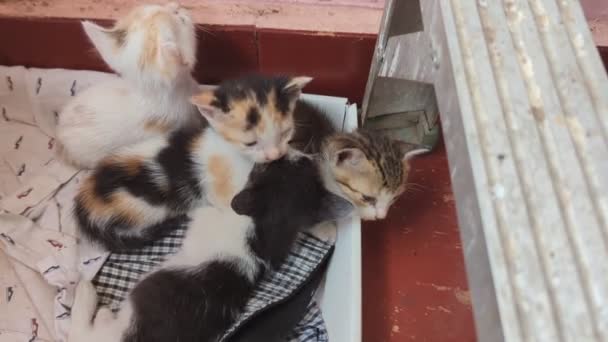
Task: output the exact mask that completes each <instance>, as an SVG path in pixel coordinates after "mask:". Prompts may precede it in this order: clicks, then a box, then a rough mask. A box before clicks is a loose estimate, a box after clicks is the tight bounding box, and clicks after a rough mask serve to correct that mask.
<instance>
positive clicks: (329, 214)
mask: <svg viewBox="0 0 608 342" xmlns="http://www.w3.org/2000/svg"><path fill="white" fill-rule="evenodd" d="M354 209H355V207H354V206H353V204H352V203H350V202H349V201H347V200H346V199H344V198H342V197H340V196H338V195H335V194H333V193H331V192H329V191H328V192H327V194H326V195H325V197H323V199H322V200H321V210H320V211H319V213H318V217H317V220H318V221H319V222H324V221H335V220H338V219H341V218H344V217H347V216H348V215H350V214H351V213H352V212H353V210H354Z"/></svg>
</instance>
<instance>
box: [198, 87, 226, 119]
mask: <svg viewBox="0 0 608 342" xmlns="http://www.w3.org/2000/svg"><path fill="white" fill-rule="evenodd" d="M215 100H216V98H215V93H214V91H213V90H203V91H201V92H200V93H198V94H197V95H194V96H192V97H191V98H190V103H192V104H193V105H195V106H196V108H198V111H199V112H200V113H201V114H202V115H203V116H204V117H205V119H207V121H209V122H216V121H217V120H219V119H221V118H223V117H224V115H222V114H223V113H222V110H221V109H220V108H217V107H216V106H214V105H213V104H212V103H213V102H214V101H215Z"/></svg>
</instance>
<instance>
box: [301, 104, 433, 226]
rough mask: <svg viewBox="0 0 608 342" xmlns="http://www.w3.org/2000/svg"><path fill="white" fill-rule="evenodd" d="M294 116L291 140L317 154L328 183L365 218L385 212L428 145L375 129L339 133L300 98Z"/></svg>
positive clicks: (305, 149)
mask: <svg viewBox="0 0 608 342" xmlns="http://www.w3.org/2000/svg"><path fill="white" fill-rule="evenodd" d="M294 120H295V126H296V132H295V133H294V136H293V138H292V140H291V142H290V145H291V146H292V147H293V148H295V149H297V150H300V151H302V152H304V153H309V154H318V155H319V157H318V158H317V160H318V163H319V167H320V168H321V169H322V170H323V175H324V179H325V183H326V187H327V188H328V189H330V190H331V191H333V192H335V193H336V194H338V195H340V196H343V197H344V198H346V199H348V200H349V201H350V202H351V203H352V204H354V205H355V206H356V207H357V212H358V214H359V216H360V217H361V218H362V219H364V220H378V219H384V218H385V217H386V214H387V212H388V210H389V209H390V206H391V205H392V203H393V202H394V201H395V200H396V199H397V198H398V197H399V196H400V195H401V194H402V193H403V192H404V191H405V189H406V188H407V177H408V173H409V170H410V166H409V161H410V160H411V158H412V157H414V156H416V155H418V154H422V153H426V152H428V151H429V150H428V149H425V148H421V147H416V146H414V145H412V144H407V143H403V142H400V141H397V140H391V139H390V138H387V137H386V136H384V135H382V134H381V133H378V132H371V131H366V130H362V129H360V130H358V131H355V132H352V133H339V132H338V131H337V130H336V129H335V127H334V126H333V125H332V123H331V122H330V121H329V119H328V117H327V115H326V114H324V113H323V112H322V111H321V110H319V109H318V108H317V107H315V106H313V105H312V104H310V103H307V102H306V101H304V100H300V101H298V102H297V105H296V108H295V110H294Z"/></svg>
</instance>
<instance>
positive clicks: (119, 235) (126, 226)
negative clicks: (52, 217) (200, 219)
mask: <svg viewBox="0 0 608 342" xmlns="http://www.w3.org/2000/svg"><path fill="white" fill-rule="evenodd" d="M74 216H75V217H76V220H77V221H78V228H79V229H80V232H81V234H82V236H83V237H84V238H85V239H87V240H88V241H90V242H93V243H98V244H100V245H101V246H103V247H105V248H106V249H107V250H109V251H110V252H120V251H123V250H125V249H133V248H141V247H143V246H146V245H147V244H149V243H151V242H152V241H154V240H156V239H158V238H160V237H161V236H163V235H164V234H165V233H167V232H169V231H171V230H174V229H178V228H180V227H183V226H184V225H185V224H186V223H187V222H188V218H187V217H186V216H184V215H179V216H175V217H171V218H168V219H166V220H164V221H163V222H160V223H157V224H153V225H150V226H149V227H146V228H144V229H143V230H141V231H140V233H139V234H137V235H134V234H132V233H131V234H130V233H129V232H130V230H132V229H133V227H132V225H131V222H129V221H128V220H127V219H125V218H124V217H121V216H113V217H112V218H111V219H110V220H109V221H108V222H107V223H106V224H105V225H103V226H100V225H98V224H96V223H95V222H94V221H93V220H91V213H90V212H89V211H88V210H87V208H86V207H85V206H83V205H82V203H81V201H80V200H79V199H78V198H76V201H75V204H74Z"/></svg>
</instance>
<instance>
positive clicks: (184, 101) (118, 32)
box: [56, 3, 200, 168]
mask: <svg viewBox="0 0 608 342" xmlns="http://www.w3.org/2000/svg"><path fill="white" fill-rule="evenodd" d="M82 26H83V29H84V31H85V33H86V34H87V36H88V37H89V39H90V40H91V42H92V43H93V45H94V46H95V48H96V49H97V51H98V52H99V54H100V55H101V57H102V58H103V60H104V61H105V62H106V64H107V65H108V66H109V67H110V68H112V69H113V70H114V71H115V72H116V73H117V74H118V75H119V76H120V77H118V78H116V79H115V80H111V81H107V82H104V83H101V84H98V85H94V86H92V87H90V88H88V89H86V90H85V91H83V92H82V93H80V94H78V95H77V96H76V97H75V98H74V99H73V100H72V101H71V102H69V103H68V104H67V105H66V106H65V107H64V108H63V110H62V112H61V113H60V115H59V120H58V125H57V132H56V135H57V139H58V140H59V142H60V143H61V145H62V147H63V149H62V153H63V154H64V157H65V158H66V159H67V160H68V161H70V162H72V163H73V164H75V165H77V166H80V167H84V168H92V167H94V166H95V165H96V163H97V162H98V161H99V160H101V159H102V158H103V157H105V156H107V155H108V154H110V153H111V152H112V151H114V150H116V149H117V148H120V147H123V146H128V145H131V144H134V143H137V142H140V141H143V140H145V139H146V138H148V137H151V136H154V135H158V134H165V133H167V132H170V131H172V130H174V129H176V128H179V127H183V126H185V125H189V124H193V123H196V124H198V123H199V122H200V121H199V120H200V117H199V116H198V115H197V110H196V107H195V106H193V105H192V104H191V103H190V101H189V99H190V97H191V96H192V95H193V94H195V93H196V92H197V91H198V84H197V83H196V81H195V80H194V79H193V78H192V76H191V73H192V70H193V68H194V66H195V63H196V35H195V30H194V25H193V23H192V20H191V18H190V16H189V14H188V12H187V11H186V10H185V9H183V8H181V7H180V6H179V5H177V4H175V3H169V4H167V5H144V6H140V7H137V8H135V9H133V10H132V11H131V12H130V13H129V14H127V15H126V16H125V17H124V18H122V19H120V20H118V21H117V22H116V24H115V25H114V26H113V27H112V28H103V27H101V26H98V25H96V24H93V23H92V22H89V21H84V22H83V23H82Z"/></svg>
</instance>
